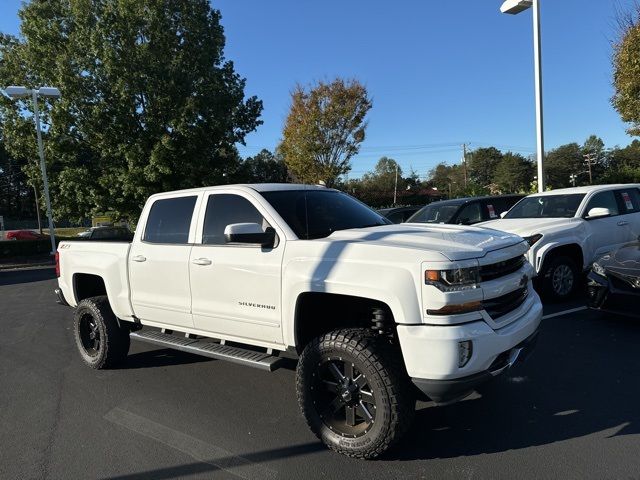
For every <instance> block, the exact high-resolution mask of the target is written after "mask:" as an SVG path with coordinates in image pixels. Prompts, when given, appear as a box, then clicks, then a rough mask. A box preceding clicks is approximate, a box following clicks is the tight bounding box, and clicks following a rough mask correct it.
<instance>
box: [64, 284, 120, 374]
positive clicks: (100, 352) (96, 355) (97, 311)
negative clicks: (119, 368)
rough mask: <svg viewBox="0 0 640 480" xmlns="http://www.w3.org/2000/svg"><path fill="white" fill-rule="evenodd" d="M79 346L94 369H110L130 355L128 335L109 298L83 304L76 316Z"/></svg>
mask: <svg viewBox="0 0 640 480" xmlns="http://www.w3.org/2000/svg"><path fill="white" fill-rule="evenodd" d="M73 326H74V328H73V331H74V337H75V341H76V346H77V347H78V351H79V352H80V356H81V357H82V360H83V361H84V362H85V363H86V364H87V365H89V366H90V367H91V368H95V369H101V368H109V367H112V366H114V365H117V364H118V363H120V362H122V361H123V360H124V359H125V358H126V357H127V354H128V353H129V331H128V330H125V329H122V328H120V326H119V325H118V321H117V319H116V316H115V315H114V314H113V311H112V310H111V306H110V305H109V300H108V299H107V297H106V296H99V297H91V298H86V299H84V300H82V301H81V302H80V303H79V304H78V307H77V308H76V310H75V312H74V315H73Z"/></svg>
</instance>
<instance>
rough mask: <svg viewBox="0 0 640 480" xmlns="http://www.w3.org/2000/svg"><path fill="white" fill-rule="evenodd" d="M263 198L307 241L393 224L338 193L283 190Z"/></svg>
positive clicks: (265, 195) (332, 191)
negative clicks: (336, 233) (337, 232)
mask: <svg viewBox="0 0 640 480" xmlns="http://www.w3.org/2000/svg"><path fill="white" fill-rule="evenodd" d="M262 196H263V197H264V198H265V199H266V200H267V201H268V202H269V203H270V204H271V205H272V206H273V208H275V209H276V211H277V212H278V214H279V215H280V216H281V217H282V218H283V219H284V221H285V222H287V224H288V225H289V227H291V230H293V231H294V233H295V234H296V235H297V236H298V238H302V239H305V240H308V239H313V238H322V237H327V236H329V235H331V234H332V233H333V232H335V231H336V230H347V229H349V228H365V227H375V226H379V225H389V224H390V223H391V222H390V221H389V220H387V219H386V218H384V217H383V216H381V215H380V214H378V213H376V212H374V211H373V210H371V209H370V208H369V207H367V206H366V205H364V204H363V203H360V202H359V201H358V200H356V199H355V198H353V197H351V196H349V195H347V194H345V193H342V192H337V191H335V190H283V191H278V192H264V193H262Z"/></svg>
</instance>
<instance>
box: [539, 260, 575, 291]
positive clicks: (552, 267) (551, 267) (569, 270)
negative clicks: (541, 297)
mask: <svg viewBox="0 0 640 480" xmlns="http://www.w3.org/2000/svg"><path fill="white" fill-rule="evenodd" d="M542 283H543V287H544V292H545V294H546V295H547V296H548V297H549V298H551V299H553V300H564V299H566V298H568V297H569V296H570V295H571V294H572V293H573V292H574V290H575V288H576V284H577V283H578V267H577V266H576V263H575V262H574V260H573V259H572V258H571V257H566V256H564V255H559V256H557V257H553V258H551V259H550V260H549V262H548V263H547V265H545V268H544V272H543V275H542Z"/></svg>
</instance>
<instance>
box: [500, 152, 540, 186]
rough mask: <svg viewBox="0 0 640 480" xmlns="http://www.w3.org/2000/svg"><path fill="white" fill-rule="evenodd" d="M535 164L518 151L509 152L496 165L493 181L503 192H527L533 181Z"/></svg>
mask: <svg viewBox="0 0 640 480" xmlns="http://www.w3.org/2000/svg"><path fill="white" fill-rule="evenodd" d="M533 171H534V166H533V164H532V163H531V161H529V160H527V159H526V158H524V157H523V156H522V155H520V154H518V153H512V152H507V153H505V154H504V155H503V156H502V159H501V160H500V163H498V165H497V166H496V169H495V174H494V177H493V183H495V184H496V185H498V188H499V189H500V192H501V193H518V192H526V191H528V190H529V186H530V185H531V182H532V181H533Z"/></svg>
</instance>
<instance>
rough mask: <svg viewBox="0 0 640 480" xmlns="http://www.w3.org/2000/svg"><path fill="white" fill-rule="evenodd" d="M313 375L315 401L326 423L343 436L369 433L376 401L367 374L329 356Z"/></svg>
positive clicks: (313, 396) (373, 418) (337, 358)
mask: <svg viewBox="0 0 640 480" xmlns="http://www.w3.org/2000/svg"><path fill="white" fill-rule="evenodd" d="M313 376H314V377H315V382H314V384H313V386H311V387H310V388H311V396H312V398H313V400H312V401H313V404H314V406H315V408H316V411H317V412H318V415H319V417H320V418H321V419H322V421H323V422H324V424H325V425H326V426H327V427H328V428H329V429H330V430H332V431H334V432H336V433H337V434H338V435H341V436H343V437H351V438H357V437H359V436H361V435H364V434H366V433H367V432H368V431H369V430H370V429H371V427H372V426H373V424H374V422H375V418H376V400H375V396H374V394H373V392H372V391H371V387H370V386H369V382H368V380H367V377H366V375H365V374H364V373H362V372H360V371H359V370H358V368H357V367H356V366H355V365H354V364H353V363H351V362H349V361H344V360H343V359H341V358H339V357H331V356H329V357H326V358H324V359H323V361H321V362H320V363H319V364H318V369H317V373H314V374H313Z"/></svg>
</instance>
